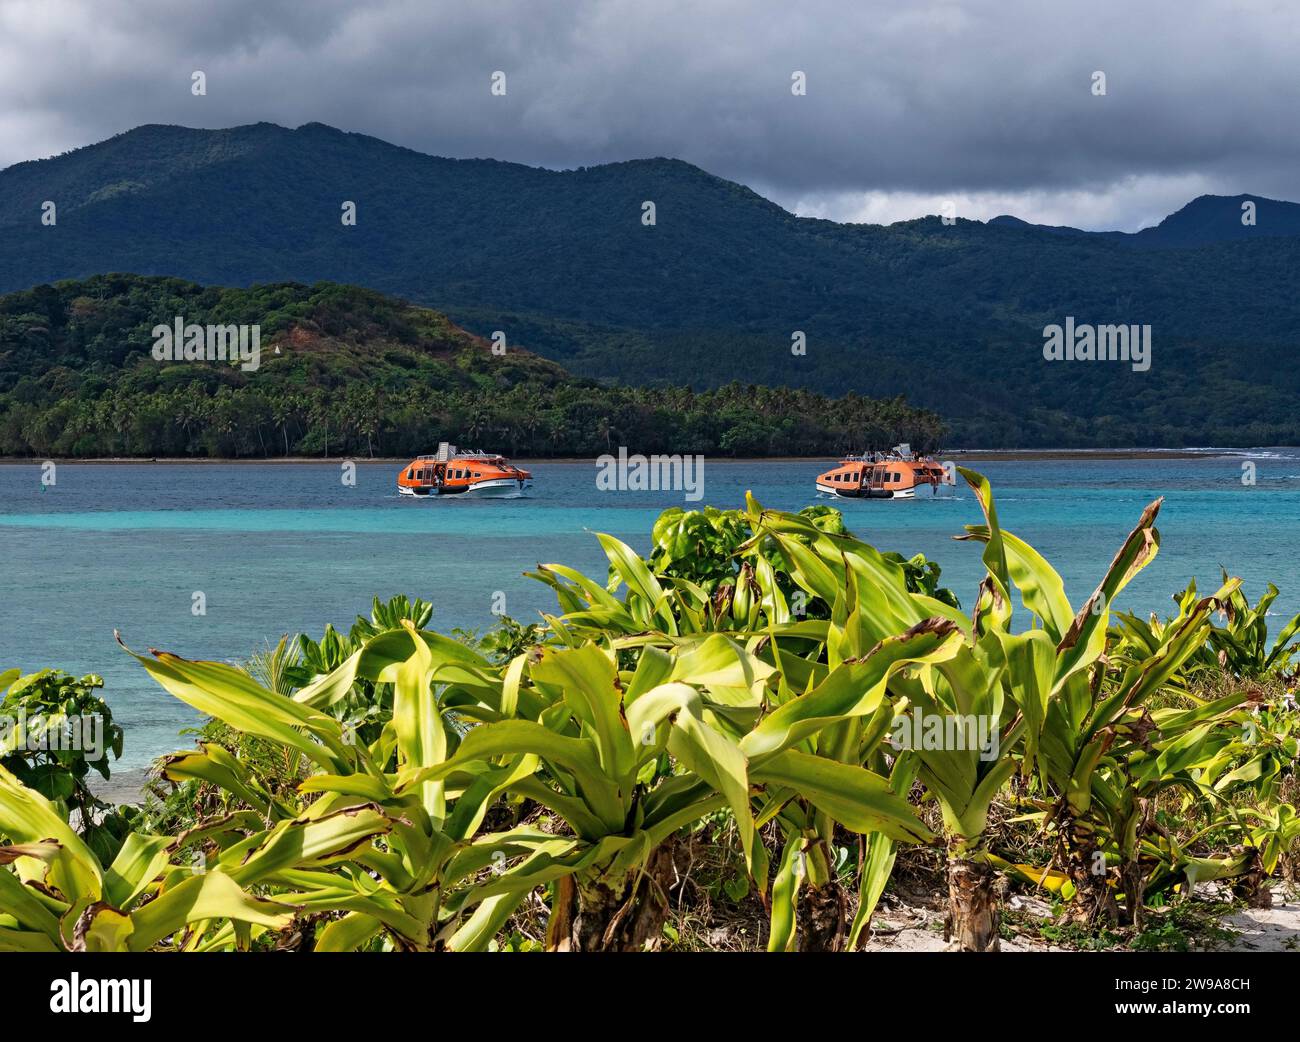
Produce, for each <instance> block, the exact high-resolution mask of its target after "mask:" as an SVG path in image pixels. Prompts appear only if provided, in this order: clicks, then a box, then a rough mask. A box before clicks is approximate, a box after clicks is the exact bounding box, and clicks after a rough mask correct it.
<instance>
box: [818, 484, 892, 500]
mask: <svg viewBox="0 0 1300 1042" xmlns="http://www.w3.org/2000/svg"><path fill="white" fill-rule="evenodd" d="M817 491H818V492H820V493H822V495H826V496H833V497H835V498H836V499H915V498H916V489H915V488H900V489H895V490H893V491H891V492H890V494H889V495H887V496H881V495H874V496H851V495H850V496H846V495H845V494H844V492H843V490H842V489H838V488H836V487H835V486H834V485H823V484H822V483H821V482H820V481H819V482H817Z"/></svg>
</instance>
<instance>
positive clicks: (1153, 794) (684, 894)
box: [0, 471, 1300, 951]
mask: <svg viewBox="0 0 1300 1042" xmlns="http://www.w3.org/2000/svg"><path fill="white" fill-rule="evenodd" d="M962 475H963V477H964V479H965V480H966V482H967V483H968V484H969V485H970V487H971V489H972V490H973V492H974V494H975V496H976V498H977V500H978V502H979V505H980V507H981V510H982V513H983V518H984V521H983V523H982V524H980V525H974V526H969V527H968V528H967V530H966V531H965V533H964V534H963V535H962V536H961V537H960V538H962V539H964V540H966V541H969V542H971V543H973V544H975V546H976V547H977V548H978V549H979V552H980V553H981V556H982V561H983V565H984V577H983V579H982V581H981V582H980V583H979V585H978V587H977V588H976V589H974V590H971V591H962V593H961V595H958V594H957V593H955V592H954V591H951V590H949V589H947V588H945V587H943V586H942V585H940V583H941V582H942V576H941V573H940V571H939V569H938V566H937V565H935V564H934V563H933V562H929V561H926V560H924V559H923V558H913V559H907V558H904V557H901V556H900V555H897V554H893V553H888V552H881V551H880V550H878V549H877V548H875V547H873V546H871V545H870V544H868V543H866V542H863V541H862V540H860V539H858V538H856V537H854V536H853V535H852V534H851V533H849V532H848V531H847V530H846V529H845V527H844V524H843V519H842V517H841V516H840V515H839V514H838V513H837V512H836V511H834V510H830V509H828V508H825V507H816V508H809V509H807V510H804V511H801V512H799V513H785V512H781V511H774V510H768V509H765V508H764V507H762V505H761V504H759V503H758V502H756V501H755V500H754V499H753V498H752V497H750V498H748V499H747V501H746V503H745V504H744V506H743V508H741V509H738V510H732V511H720V510H715V509H711V508H709V509H705V510H701V511H684V510H672V511H668V512H666V513H665V514H664V515H663V516H662V517H661V518H660V519H659V521H658V522H657V523H656V524H655V526H654V529H653V531H652V533H651V537H650V542H651V549H650V551H649V553H648V554H647V555H646V556H642V555H640V554H638V553H637V552H636V551H635V550H634V549H633V548H632V547H630V546H628V545H627V544H625V543H623V542H621V541H620V540H618V539H615V538H613V537H611V536H608V535H598V536H597V539H598V540H599V542H600V545H601V547H602V549H603V550H604V553H605V555H606V557H607V559H608V562H609V571H608V574H607V575H605V576H600V577H593V576H588V575H585V574H583V573H582V572H580V571H577V570H575V569H572V568H569V567H567V566H564V565H561V564H556V563H548V564H542V565H539V567H538V569H537V571H536V572H535V573H534V577H535V578H536V579H538V580H539V581H541V582H544V583H546V584H547V585H549V586H550V587H551V588H552V590H553V592H554V594H555V597H556V604H557V607H556V610H555V611H554V612H552V613H548V614H545V615H544V616H543V617H542V619H541V620H540V621H539V622H537V623H533V624H530V625H526V626H525V625H520V624H518V623H515V622H507V623H505V624H504V625H503V626H502V627H501V628H500V629H499V630H497V631H494V632H493V633H491V634H489V635H487V636H486V637H478V636H476V635H472V634H464V633H461V634H453V635H444V634H440V633H437V632H435V631H433V630H431V629H429V628H428V623H429V621H430V618H431V607H430V605H429V604H428V603H426V602H423V601H420V600H412V599H408V598H398V599H395V600H393V601H390V602H380V601H376V602H375V603H374V605H373V607H372V610H371V613H370V614H369V616H366V617H360V618H358V620H357V622H356V624H355V625H354V626H352V627H351V628H350V630H349V631H348V632H347V633H342V632H340V631H337V630H334V629H332V628H330V629H327V630H326V631H325V633H324V634H323V635H322V637H321V638H320V639H319V640H316V639H313V638H310V637H307V636H304V635H299V636H297V637H295V638H294V639H292V640H291V639H288V638H286V639H284V640H281V641H280V642H279V643H278V644H277V645H275V646H274V647H267V648H265V649H263V650H262V651H261V652H258V653H257V654H255V655H254V656H253V657H252V658H251V659H250V660H249V661H248V662H246V663H245V664H243V665H232V664H228V663H219V662H209V661H195V660H190V659H187V658H185V657H182V656H180V655H177V654H173V653H169V652H163V651H154V650H150V651H148V652H135V651H129V652H128V653H129V654H132V655H133V656H135V658H136V659H137V660H138V661H139V663H140V665H141V667H142V668H143V669H144V670H145V671H146V672H147V673H148V675H149V676H150V677H152V678H153V680H154V681H156V682H157V683H158V684H159V685H160V686H161V687H162V688H163V689H164V690H165V691H167V692H168V693H169V694H170V695H172V696H174V697H176V698H178V699H180V700H181V701H183V702H185V703H186V704H188V705H189V706H191V707H193V708H194V709H197V710H198V711H199V712H201V713H203V714H204V715H205V716H206V717H208V718H209V722H208V723H207V724H206V725H205V726H204V727H203V728H202V729H201V731H200V732H199V734H198V741H197V742H196V743H195V744H194V746H193V747H192V748H188V749H184V750H180V751H178V752H176V753H174V754H171V755H169V756H166V757H163V758H162V759H161V760H160V761H158V763H157V764H156V765H155V768H154V778H155V780H154V782H153V784H152V788H153V789H154V791H155V794H156V796H155V798H151V799H150V801H149V802H148V804H147V805H146V807H145V809H144V810H143V811H142V812H139V813H138V815H137V816H136V817H133V818H129V819H128V820H127V822H126V826H125V827H124V828H122V829H121V830H120V831H119V833H118V834H117V835H116V836H115V837H114V841H113V842H112V843H103V842H99V843H92V842H89V841H88V839H87V831H88V829H89V828H90V824H89V822H88V821H87V819H86V818H85V817H84V816H82V815H81V814H78V813H75V812H74V808H73V806H72V804H71V803H70V802H69V800H68V799H67V798H66V785H62V786H61V787H58V786H56V787H55V788H53V789H52V788H51V787H50V786H49V785H44V786H42V784H41V783H40V779H39V778H37V777H34V776H31V775H30V774H29V775H28V776H26V777H24V776H23V775H22V774H21V771H19V770H15V769H14V768H13V767H12V766H10V765H8V764H6V765H4V766H0V866H2V867H0V949H7V950H25V951H51V950H62V949H70V950H86V951H101V950H132V951H145V950H167V951H214V950H245V949H271V948H274V949H292V950H304V951H305V950H313V951H334V950H355V949H361V950H371V951H379V950H383V951H435V950H436V951H480V950H513V951H519V950H534V949H545V950H549V951H593V950H600V951H632V950H644V949H655V948H664V947H674V946H676V947H709V946H711V945H710V943H709V942H708V938H709V937H710V936H711V934H710V933H709V932H708V931H703V932H701V933H699V934H698V935H693V936H684V933H683V927H684V925H688V924H689V922H690V921H691V920H690V916H689V915H686V916H683V915H682V914H681V907H682V904H683V902H684V901H685V902H687V903H689V901H690V900H691V897H690V896H689V895H690V894H694V895H695V899H696V900H700V899H702V898H701V895H705V896H706V897H707V898H708V899H709V900H713V899H716V900H717V901H718V902H719V903H720V904H728V905H730V906H732V907H737V908H738V907H741V906H745V907H748V908H749V909H751V910H755V909H756V910H758V912H759V918H760V920H761V923H760V928H759V929H758V930H756V931H755V933H754V934H753V935H752V936H751V937H750V939H749V942H748V945H749V946H754V945H755V944H757V945H759V946H761V947H765V948H766V949H767V950H769V951H793V950H798V951H814V950H821V951H846V950H855V949H858V948H860V947H862V945H863V944H864V943H865V942H866V941H867V940H868V938H869V937H870V936H871V932H872V928H873V919H874V917H875V916H876V914H877V912H878V909H879V906H880V902H881V901H882V899H883V897H884V896H885V895H886V894H887V893H888V892H889V890H890V888H891V886H893V885H895V883H896V882H897V880H898V878H899V877H900V873H902V872H903V870H904V867H905V866H906V867H907V871H909V872H913V871H915V870H916V867H915V866H916V865H922V866H927V865H928V866H929V869H930V872H931V875H930V877H929V878H930V880H931V882H932V883H934V884H935V885H938V886H940V887H941V888H942V892H943V898H942V902H943V904H944V906H945V908H946V928H945V936H946V937H947V939H948V942H949V944H950V945H951V946H952V947H953V948H956V949H960V950H966V951H996V950H998V949H999V947H1000V945H1001V941H1002V938H1003V935H1004V933H1005V931H1006V930H1007V929H1008V923H1009V916H1010V909H1009V908H1008V907H1007V905H1006V902H1005V900H1004V896H1005V894H1006V892H1007V891H1008V890H1011V891H1017V892H1020V893H1024V894H1030V895H1039V896H1040V897H1041V898H1042V900H1043V901H1045V902H1047V903H1048V904H1049V906H1050V907H1051V908H1052V910H1053V913H1052V916H1051V919H1050V921H1049V922H1047V923H1045V924H1044V925H1043V926H1042V928H1041V929H1042V931H1043V933H1044V934H1045V935H1048V934H1050V935H1053V936H1056V937H1058V938H1059V937H1064V936H1067V935H1068V936H1073V937H1076V938H1091V939H1093V941H1094V942H1095V941H1097V939H1099V938H1116V937H1119V938H1124V939H1127V943H1129V944H1130V945H1131V946H1133V947H1149V946H1158V945H1160V944H1163V943H1165V942H1164V941H1163V940H1161V938H1165V937H1167V936H1168V935H1169V934H1170V933H1171V932H1177V923H1178V922H1179V921H1180V919H1179V916H1181V915H1182V914H1183V913H1184V911H1185V910H1186V909H1188V908H1189V907H1190V906H1191V903H1192V899H1193V898H1194V897H1195V895H1196V891H1197V888H1198V887H1201V888H1204V887H1206V886H1207V885H1209V886H1212V887H1213V888H1215V889H1216V892H1217V893H1219V894H1220V895H1221V896H1222V897H1223V898H1224V899H1225V900H1239V901H1245V902H1248V903H1253V904H1260V903H1265V902H1267V901H1268V900H1269V895H1270V893H1271V887H1272V886H1273V885H1275V884H1276V885H1280V883H1278V882H1277V879H1276V877H1277V876H1279V875H1281V876H1282V877H1284V879H1293V878H1294V872H1295V866H1296V855H1297V852H1298V851H1300V847H1297V843H1298V842H1300V819H1297V814H1296V810H1295V801H1296V797H1297V781H1296V775H1295V764H1296V756H1297V738H1298V737H1300V723H1298V720H1300V714H1298V712H1297V708H1296V704H1295V697H1294V691H1295V685H1296V680H1297V678H1296V674H1295V671H1294V659H1295V655H1296V653H1297V651H1298V650H1300V639H1297V637H1296V634H1297V632H1298V631H1300V616H1298V617H1297V618H1296V619H1292V620H1290V621H1289V622H1287V623H1286V624H1285V625H1284V626H1283V627H1282V628H1281V630H1280V632H1279V634H1278V635H1277V636H1276V637H1275V638H1273V639H1271V640H1270V639H1269V633H1268V629H1269V625H1268V621H1267V609H1268V606H1269V604H1271V603H1273V599H1274V597H1275V596H1276V591H1274V590H1271V589H1270V590H1269V592H1268V593H1266V594H1265V596H1264V599H1263V601H1261V602H1259V603H1257V604H1255V605H1253V606H1252V605H1251V604H1250V603H1249V601H1247V600H1246V599H1245V598H1244V596H1243V595H1242V594H1241V592H1240V582H1239V580H1237V579H1234V578H1231V577H1226V576H1225V577H1224V579H1223V581H1222V582H1221V584H1220V585H1219V586H1218V588H1217V589H1215V590H1214V591H1213V592H1211V593H1209V594H1208V595H1202V594H1200V593H1198V591H1197V590H1196V589H1195V587H1194V586H1193V585H1189V586H1188V588H1187V589H1186V590H1184V591H1182V592H1181V593H1180V594H1179V595H1178V596H1177V597H1176V598H1175V610H1174V612H1173V613H1172V614H1171V615H1170V616H1169V617H1167V618H1164V619H1160V618H1156V617H1151V618H1148V619H1140V618H1137V617H1135V616H1132V615H1126V614H1123V613H1120V612H1118V611H1116V610H1115V609H1114V607H1113V605H1114V603H1115V601H1116V599H1117V598H1118V597H1120V595H1121V594H1122V592H1123V590H1124V588H1125V587H1126V586H1127V585H1128V583H1129V582H1131V581H1132V580H1133V579H1134V577H1135V576H1137V575H1138V574H1139V573H1140V572H1141V571H1142V570H1143V569H1144V568H1145V567H1146V566H1147V565H1148V564H1149V563H1150V562H1151V560H1152V559H1153V558H1154V557H1155V556H1156V554H1157V552H1158V550H1159V546H1160V536H1159V532H1158V530H1157V528H1156V520H1157V518H1158V515H1159V510H1160V505H1161V504H1160V501H1159V500H1157V501H1156V502H1154V503H1152V504H1151V505H1150V506H1148V507H1147V509H1146V510H1145V511H1144V512H1143V513H1142V514H1141V516H1140V517H1139V518H1138V519H1137V520H1136V524H1135V526H1134V528H1133V530H1132V532H1131V533H1130V535H1129V536H1128V537H1127V539H1125V540H1124V542H1123V544H1122V545H1121V546H1120V548H1119V550H1118V552H1117V553H1116V555H1115V557H1114V559H1113V560H1112V561H1111V562H1110V564H1109V565H1108V566H1106V567H1104V568H1099V575H1098V581H1097V584H1096V587H1095V588H1094V590H1093V592H1092V593H1091V594H1090V595H1089V596H1088V597H1087V598H1086V599H1084V600H1083V601H1082V602H1079V603H1071V601H1070V600H1069V599H1068V598H1067V597H1066V594H1065V588H1064V583H1063V582H1062V580H1061V577H1060V575H1059V574H1058V573H1057V572H1056V571H1055V570H1054V569H1053V568H1052V567H1051V565H1050V564H1049V563H1048V562H1047V561H1046V560H1045V559H1044V558H1043V557H1042V556H1041V555H1040V554H1039V553H1038V552H1037V551H1036V550H1034V548H1033V547H1032V546H1030V545H1029V544H1028V543H1027V542H1025V541H1024V540H1022V539H1020V538H1019V537H1017V536H1015V535H1014V534H1013V533H1011V532H1009V531H1007V530H1005V529H1003V528H1002V526H1001V523H1000V520H999V516H998V511H997V505H996V502H995V498H994V495H993V492H992V489H991V488H990V486H989V484H988V482H987V481H986V480H985V479H984V478H983V477H982V476H981V475H979V474H976V473H974V472H971V471H962ZM43 676H44V677H45V679H44V680H42V681H41V683H43V684H44V685H45V686H47V687H48V686H50V685H52V684H53V685H55V686H56V687H58V688H59V689H66V688H67V681H66V680H62V679H57V675H43ZM50 677H55V678H56V679H57V682H56V679H50ZM33 683H34V682H32V681H28V682H26V684H24V682H23V681H19V682H18V690H19V692H20V693H21V691H23V690H26V689H30V688H31V687H32V685H33ZM92 686H93V685H92V683H90V678H87V681H85V682H83V688H85V689H87V690H83V691H81V692H80V694H81V695H85V694H87V693H88V689H89V688H91V687H92ZM73 690H74V691H76V690H77V689H76V688H75V687H74V689H73ZM60 793H64V795H62V796H61V795H60ZM705 859H707V862H708V865H709V870H708V872H707V873H703V870H702V869H701V872H702V873H703V875H704V876H705V878H698V877H697V876H696V875H695V874H694V870H693V866H695V864H696V862H697V860H705ZM1153 920H1154V923H1153ZM741 946H744V945H741Z"/></svg>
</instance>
